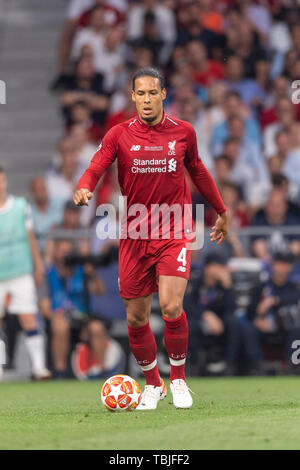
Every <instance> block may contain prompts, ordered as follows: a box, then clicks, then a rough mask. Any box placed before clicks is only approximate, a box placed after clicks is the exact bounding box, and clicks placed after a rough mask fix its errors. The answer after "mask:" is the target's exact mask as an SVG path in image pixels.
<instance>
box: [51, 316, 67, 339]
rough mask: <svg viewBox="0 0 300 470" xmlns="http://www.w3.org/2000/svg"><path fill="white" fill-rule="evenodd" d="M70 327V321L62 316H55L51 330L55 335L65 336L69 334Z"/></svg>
mask: <svg viewBox="0 0 300 470" xmlns="http://www.w3.org/2000/svg"><path fill="white" fill-rule="evenodd" d="M69 329H70V325H69V322H68V320H67V319H66V318H65V317H63V316H61V315H57V316H56V315H55V316H54V317H53V318H52V321H51V330H52V333H53V334H54V335H64V334H67V333H68V332H69Z"/></svg>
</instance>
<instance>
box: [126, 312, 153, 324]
mask: <svg viewBox="0 0 300 470" xmlns="http://www.w3.org/2000/svg"><path fill="white" fill-rule="evenodd" d="M127 323H128V325H129V326H130V327H131V328H140V327H141V326H144V325H146V323H148V318H147V316H145V315H144V314H143V313H141V312H136V311H129V312H127Z"/></svg>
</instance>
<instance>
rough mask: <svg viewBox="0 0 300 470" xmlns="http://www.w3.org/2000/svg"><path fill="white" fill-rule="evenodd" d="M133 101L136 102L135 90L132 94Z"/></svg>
mask: <svg viewBox="0 0 300 470" xmlns="http://www.w3.org/2000/svg"><path fill="white" fill-rule="evenodd" d="M131 99H132V101H134V102H135V92H134V90H132V92H131Z"/></svg>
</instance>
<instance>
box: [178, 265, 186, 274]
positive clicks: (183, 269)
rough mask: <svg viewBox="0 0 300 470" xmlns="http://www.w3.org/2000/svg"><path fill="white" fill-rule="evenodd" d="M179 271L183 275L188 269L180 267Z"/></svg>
mask: <svg viewBox="0 0 300 470" xmlns="http://www.w3.org/2000/svg"><path fill="white" fill-rule="evenodd" d="M177 271H181V272H182V273H185V272H186V268H185V267H184V266H179V268H177Z"/></svg>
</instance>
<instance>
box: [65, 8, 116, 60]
mask: <svg viewBox="0 0 300 470" xmlns="http://www.w3.org/2000/svg"><path fill="white" fill-rule="evenodd" d="M107 29H108V28H107V24H106V21H105V12H104V8H103V7H101V6H99V7H95V8H94V9H93V10H92V12H91V14H90V16H89V26H88V27H87V28H81V29H79V30H78V31H77V32H76V35H75V38H74V40H73V44H72V52H71V59H72V60H75V61H76V60H78V59H79V57H80V53H81V49H82V47H83V46H86V45H89V46H90V47H91V48H92V51H93V59H94V66H95V68H96V63H98V62H99V60H100V59H101V54H102V51H103V46H104V42H105V38H106V35H107Z"/></svg>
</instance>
